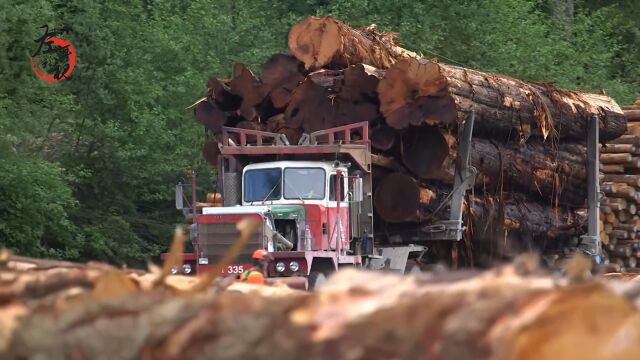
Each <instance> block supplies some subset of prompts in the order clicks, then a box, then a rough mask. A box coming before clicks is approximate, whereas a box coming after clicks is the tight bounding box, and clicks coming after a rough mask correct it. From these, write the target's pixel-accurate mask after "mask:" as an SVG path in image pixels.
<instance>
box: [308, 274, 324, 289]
mask: <svg viewBox="0 0 640 360" xmlns="http://www.w3.org/2000/svg"><path fill="white" fill-rule="evenodd" d="M326 282H327V277H326V276H325V275H324V274H323V273H321V272H319V271H312V272H311V273H310V274H309V277H308V278H307V289H309V291H313V290H315V289H317V288H318V287H322V285H324V283H326Z"/></svg>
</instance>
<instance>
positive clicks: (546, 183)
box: [401, 126, 587, 207]
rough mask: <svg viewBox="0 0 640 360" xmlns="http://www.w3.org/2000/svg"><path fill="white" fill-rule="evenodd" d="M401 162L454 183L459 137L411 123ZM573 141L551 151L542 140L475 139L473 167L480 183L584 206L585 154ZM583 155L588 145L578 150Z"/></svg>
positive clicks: (417, 172) (421, 175)
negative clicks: (577, 153)
mask: <svg viewBox="0 0 640 360" xmlns="http://www.w3.org/2000/svg"><path fill="white" fill-rule="evenodd" d="M401 141H402V160H403V163H404V165H405V166H406V167H407V168H408V169H409V170H410V171H411V172H412V173H413V174H415V175H416V176H417V177H419V178H421V179H431V180H439V181H443V182H445V183H447V184H453V174H454V170H455V157H456V149H455V146H456V143H455V139H454V138H453V137H452V136H451V135H449V134H447V133H444V132H442V131H441V130H439V129H438V128H437V127H432V126H422V127H410V128H409V129H408V130H407V131H406V132H405V133H404V134H403V136H402V139H401ZM570 147H575V146H573V145H567V146H565V145H560V146H559V147H558V148H557V149H553V148H552V147H550V146H547V145H545V144H543V143H540V142H529V143H526V144H517V143H512V144H503V143H500V142H497V141H492V140H487V139H482V138H475V139H473V140H472V143H471V150H470V156H471V166H473V167H475V168H476V169H477V171H478V175H477V177H476V184H477V186H478V187H485V188H486V187H487V186H493V188H497V187H499V186H502V187H503V188H504V189H507V190H513V189H515V190H518V191H519V192H524V193H530V194H532V195H534V196H535V195H537V196H539V197H540V198H541V199H543V200H544V199H546V200H547V203H548V204H551V202H552V200H553V199H554V198H556V197H557V198H558V199H559V200H560V199H561V200H562V203H563V204H567V205H573V206H576V207H580V206H582V205H583V204H584V201H585V199H586V196H587V195H586V194H587V193H586V168H585V158H584V155H582V156H579V155H574V154H573V152H574V151H575V149H569V148H570ZM580 151H581V152H582V153H583V154H584V153H585V150H584V147H581V149H579V152H580Z"/></svg>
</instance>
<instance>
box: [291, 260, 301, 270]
mask: <svg viewBox="0 0 640 360" xmlns="http://www.w3.org/2000/svg"><path fill="white" fill-rule="evenodd" d="M289 269H291V271H293V272H296V271H298V270H300V264H298V262H297V261H292V262H290V263H289Z"/></svg>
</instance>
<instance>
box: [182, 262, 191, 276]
mask: <svg viewBox="0 0 640 360" xmlns="http://www.w3.org/2000/svg"><path fill="white" fill-rule="evenodd" d="M182 272H183V273H185V274H191V265H189V264H184V265H182Z"/></svg>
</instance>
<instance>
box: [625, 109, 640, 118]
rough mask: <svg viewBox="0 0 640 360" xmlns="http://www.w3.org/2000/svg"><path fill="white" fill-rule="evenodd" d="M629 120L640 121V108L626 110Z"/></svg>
mask: <svg viewBox="0 0 640 360" xmlns="http://www.w3.org/2000/svg"><path fill="white" fill-rule="evenodd" d="M624 115H625V116H626V117H627V121H640V109H634V110H624Z"/></svg>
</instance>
